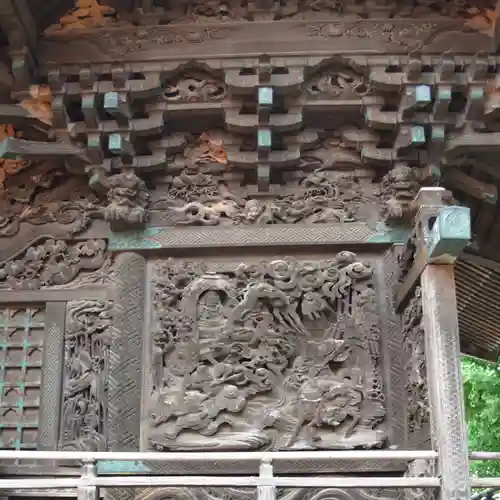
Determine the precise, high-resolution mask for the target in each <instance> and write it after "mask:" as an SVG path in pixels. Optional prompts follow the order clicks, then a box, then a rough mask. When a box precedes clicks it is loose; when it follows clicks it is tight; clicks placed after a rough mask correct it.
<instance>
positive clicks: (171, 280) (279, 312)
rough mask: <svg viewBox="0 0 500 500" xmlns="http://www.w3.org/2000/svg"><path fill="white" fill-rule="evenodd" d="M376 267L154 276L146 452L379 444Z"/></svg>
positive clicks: (324, 265) (188, 270) (250, 268)
mask: <svg viewBox="0 0 500 500" xmlns="http://www.w3.org/2000/svg"><path fill="white" fill-rule="evenodd" d="M371 277H372V269H371V267H370V266H369V265H366V264H363V263H361V262H360V261H358V260H357V258H356V255H355V254H353V253H351V252H341V253H339V254H338V255H337V256H336V257H335V258H334V259H332V260H329V261H321V262H319V261H314V262H298V261H295V260H293V259H284V260H277V261H272V262H270V263H262V264H241V265H239V266H234V267H233V268H232V270H231V271H227V272H223V273H220V274H215V273H208V272H207V271H206V270H205V268H204V266H203V265H201V264H193V263H189V262H179V261H173V260H170V261H168V262H166V263H163V264H159V265H158V266H157V268H156V274H155V282H154V292H153V301H154V317H153V320H154V324H155V325H156V327H155V333H154V335H153V345H152V355H153V363H152V365H153V367H152V372H151V387H152V391H151V395H150V399H149V408H150V419H149V430H148V438H149V442H150V445H151V446H152V447H154V448H157V449H159V450H167V449H215V448H224V449H259V448H271V449H304V448H306V449H313V448H326V449H328V448H339V447H340V448H354V447H357V446H364V447H372V446H377V445H380V444H381V443H382V442H383V440H384V439H385V436H386V434H385V430H384V427H383V425H381V423H382V422H383V420H384V417H385V409H384V406H383V403H382V401H383V390H382V383H381V379H380V375H379V354H378V343H379V331H378V325H377V314H376V307H375V303H374V301H375V297H374V295H375V294H374V291H373V289H372V288H371Z"/></svg>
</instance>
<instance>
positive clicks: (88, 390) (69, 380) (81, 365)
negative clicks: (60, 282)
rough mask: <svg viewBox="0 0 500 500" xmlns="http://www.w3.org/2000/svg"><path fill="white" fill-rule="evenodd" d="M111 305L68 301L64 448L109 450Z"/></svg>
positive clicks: (65, 344)
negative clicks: (108, 384)
mask: <svg viewBox="0 0 500 500" xmlns="http://www.w3.org/2000/svg"><path fill="white" fill-rule="evenodd" d="M111 306H112V305H111V303H110V302H103V301H81V302H70V303H69V304H68V313H67V321H66V335H65V341H64V403H63V412H62V425H61V429H62V434H61V442H60V448H61V449H62V450H86V451H106V438H105V436H106V429H105V426H106V421H107V418H106V408H107V368H108V352H109V348H110V347H111V344H110V334H109V328H110V325H111Z"/></svg>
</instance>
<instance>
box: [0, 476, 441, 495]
mask: <svg viewBox="0 0 500 500" xmlns="http://www.w3.org/2000/svg"><path fill="white" fill-rule="evenodd" d="M165 486H181V487H186V486H192V487H194V486H203V487H206V486H226V487H227V486H230V487H233V488H238V487H240V488H245V487H246V488H248V487H255V488H256V487H259V486H272V487H277V488H438V487H439V486H440V479H439V478H437V477H305V476H303V477H273V478H261V477H255V476H252V477H241V476H115V477H110V476H105V477H102V476H101V477H85V478H54V477H50V478H41V479H40V478H35V479H31V478H24V479H0V491H1V490H5V489H16V488H19V489H20V488H22V489H24V490H28V489H52V488H83V487H103V488H114V487H118V488H138V487H144V488H146V487H147V488H153V487H165Z"/></svg>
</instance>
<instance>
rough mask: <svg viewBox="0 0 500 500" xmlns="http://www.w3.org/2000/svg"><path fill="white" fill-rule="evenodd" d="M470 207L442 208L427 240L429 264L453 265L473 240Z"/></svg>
mask: <svg viewBox="0 0 500 500" xmlns="http://www.w3.org/2000/svg"><path fill="white" fill-rule="evenodd" d="M471 236H472V235H471V218H470V209H469V208H468V207H458V206H453V207H444V208H441V209H440V211H439V213H438V215H437V217H436V220H435V222H434V224H433V226H432V229H431V230H430V232H429V235H428V238H427V251H428V262H429V263H433V264H436V263H452V262H454V261H455V260H456V259H457V257H458V256H459V255H460V253H461V252H462V250H463V249H464V248H465V247H466V245H467V244H468V243H469V241H470V239H471Z"/></svg>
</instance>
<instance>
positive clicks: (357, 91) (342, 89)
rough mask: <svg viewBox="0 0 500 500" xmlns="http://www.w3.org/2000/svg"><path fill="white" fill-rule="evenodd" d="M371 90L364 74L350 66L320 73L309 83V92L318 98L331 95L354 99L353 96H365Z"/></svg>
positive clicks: (338, 97)
mask: <svg viewBox="0 0 500 500" xmlns="http://www.w3.org/2000/svg"><path fill="white" fill-rule="evenodd" d="M369 92H370V85H369V82H368V81H367V80H366V79H365V78H364V77H363V76H362V75H359V74H357V73H356V72H354V71H352V70H350V69H348V68H346V69H343V70H338V71H336V70H332V71H325V72H323V73H320V74H319V75H316V76H315V77H313V78H312V79H311V81H310V82H309V83H308V85H307V93H308V94H309V96H311V97H313V98H316V99H324V98H331V97H334V98H336V99H349V98H351V99H352V98H353V97H363V96H365V95H367V94H368V93H369Z"/></svg>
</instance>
